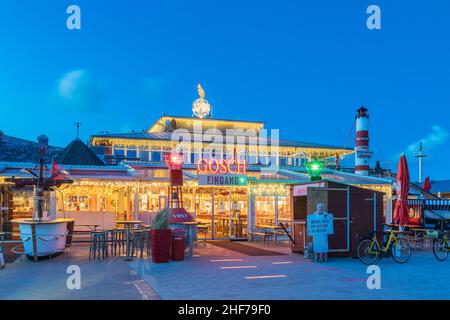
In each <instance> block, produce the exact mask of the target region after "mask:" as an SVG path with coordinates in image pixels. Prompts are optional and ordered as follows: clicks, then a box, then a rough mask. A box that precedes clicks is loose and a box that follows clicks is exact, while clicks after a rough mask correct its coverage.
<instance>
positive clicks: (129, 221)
mask: <svg viewBox="0 0 450 320" xmlns="http://www.w3.org/2000/svg"><path fill="white" fill-rule="evenodd" d="M141 222H142V221H140V220H128V221H116V223H117V224H123V225H125V230H126V231H125V235H126V237H125V242H126V245H127V248H126V257H125V261H131V260H133V257H131V256H130V226H131V225H134V224H140V223H141Z"/></svg>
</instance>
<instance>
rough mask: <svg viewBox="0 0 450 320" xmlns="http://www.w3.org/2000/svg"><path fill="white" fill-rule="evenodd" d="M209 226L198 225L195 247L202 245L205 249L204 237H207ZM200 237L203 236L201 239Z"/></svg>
mask: <svg viewBox="0 0 450 320" xmlns="http://www.w3.org/2000/svg"><path fill="white" fill-rule="evenodd" d="M208 230H209V225H198V226H197V246H198V245H200V244H201V243H203V245H204V246H205V247H206V237H207V235H208ZM200 235H203V238H202V239H200Z"/></svg>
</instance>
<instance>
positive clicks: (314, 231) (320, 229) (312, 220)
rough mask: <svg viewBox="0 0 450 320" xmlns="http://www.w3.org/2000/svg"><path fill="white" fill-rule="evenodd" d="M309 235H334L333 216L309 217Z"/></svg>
mask: <svg viewBox="0 0 450 320" xmlns="http://www.w3.org/2000/svg"><path fill="white" fill-rule="evenodd" d="M307 226H308V234H309V235H310V236H314V235H319V234H333V233H334V230H333V215H332V214H329V213H324V214H323V215H321V216H316V215H312V214H311V215H308V218H307Z"/></svg>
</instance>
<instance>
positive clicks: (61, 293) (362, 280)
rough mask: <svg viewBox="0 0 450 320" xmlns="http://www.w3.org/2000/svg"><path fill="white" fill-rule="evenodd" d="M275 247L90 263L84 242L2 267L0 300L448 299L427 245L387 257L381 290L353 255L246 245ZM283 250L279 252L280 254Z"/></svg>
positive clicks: (442, 265) (444, 275)
mask: <svg viewBox="0 0 450 320" xmlns="http://www.w3.org/2000/svg"><path fill="white" fill-rule="evenodd" d="M242 245H243V246H248V247H252V248H257V249H264V250H266V251H269V252H271V254H270V255H264V256H254V255H248V254H242V253H239V252H236V251H232V250H228V249H225V248H222V247H219V246H216V245H214V244H211V243H208V244H207V245H206V246H205V247H203V246H199V247H196V248H195V250H194V256H193V257H191V258H190V257H186V258H185V260H184V261H173V262H170V263H161V264H156V263H152V262H151V261H150V260H149V259H147V257H144V258H142V259H135V260H134V261H131V262H127V261H124V259H123V257H120V256H116V257H110V258H108V259H104V260H91V261H89V260H88V258H87V257H88V251H89V248H88V246H87V245H86V244H75V245H74V246H73V247H72V248H71V250H70V251H69V252H68V253H66V254H63V255H60V256H58V257H55V258H53V259H51V260H45V261H40V262H32V261H30V260H28V259H26V258H18V259H17V260H15V261H14V262H13V263H8V264H7V265H6V268H5V269H3V270H0V283H1V284H2V285H1V286H0V299H2V300H6V299H83V300H84V299H87V300H90V299H112V300H114V299H133V300H136V299H137V300H142V299H144V300H156V299H171V300H174V299H227V300H233V299H256V300H258V299H389V300H391V299H449V298H450V273H449V272H448V263H449V262H448V261H447V262H439V261H437V260H436V259H435V258H434V257H433V254H432V252H431V251H430V249H429V248H425V249H423V250H418V251H414V252H413V255H412V257H411V259H410V261H409V262H408V263H406V264H397V263H395V262H393V261H392V259H383V260H381V262H380V263H379V264H378V265H379V266H380V268H381V289H380V290H376V289H375V290H369V289H368V288H367V285H366V281H367V277H368V276H369V274H368V273H367V266H366V265H363V264H362V263H360V262H359V261H358V260H357V259H353V258H332V259H330V260H329V261H328V263H313V262H312V261H311V260H308V259H305V258H304V256H303V255H301V254H295V253H291V252H290V249H289V248H288V247H287V246H286V245H284V244H279V245H271V246H267V245H263V244H262V243H247V242H246V243H242ZM277 253H278V254H277ZM71 265H76V266H79V267H80V270H81V279H80V280H81V289H79V290H78V289H73V290H70V289H68V288H67V286H66V282H67V279H68V277H69V276H70V275H69V274H67V273H66V270H67V268H68V267H69V266H71Z"/></svg>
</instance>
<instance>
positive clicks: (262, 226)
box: [256, 224, 283, 244]
mask: <svg viewBox="0 0 450 320" xmlns="http://www.w3.org/2000/svg"><path fill="white" fill-rule="evenodd" d="M256 228H258V229H264V233H265V234H268V231H267V229H273V232H274V233H273V235H274V236H275V244H276V242H277V238H278V236H277V233H276V232H275V231H277V230H280V229H283V227H281V226H277V225H272V224H258V225H256Z"/></svg>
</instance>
